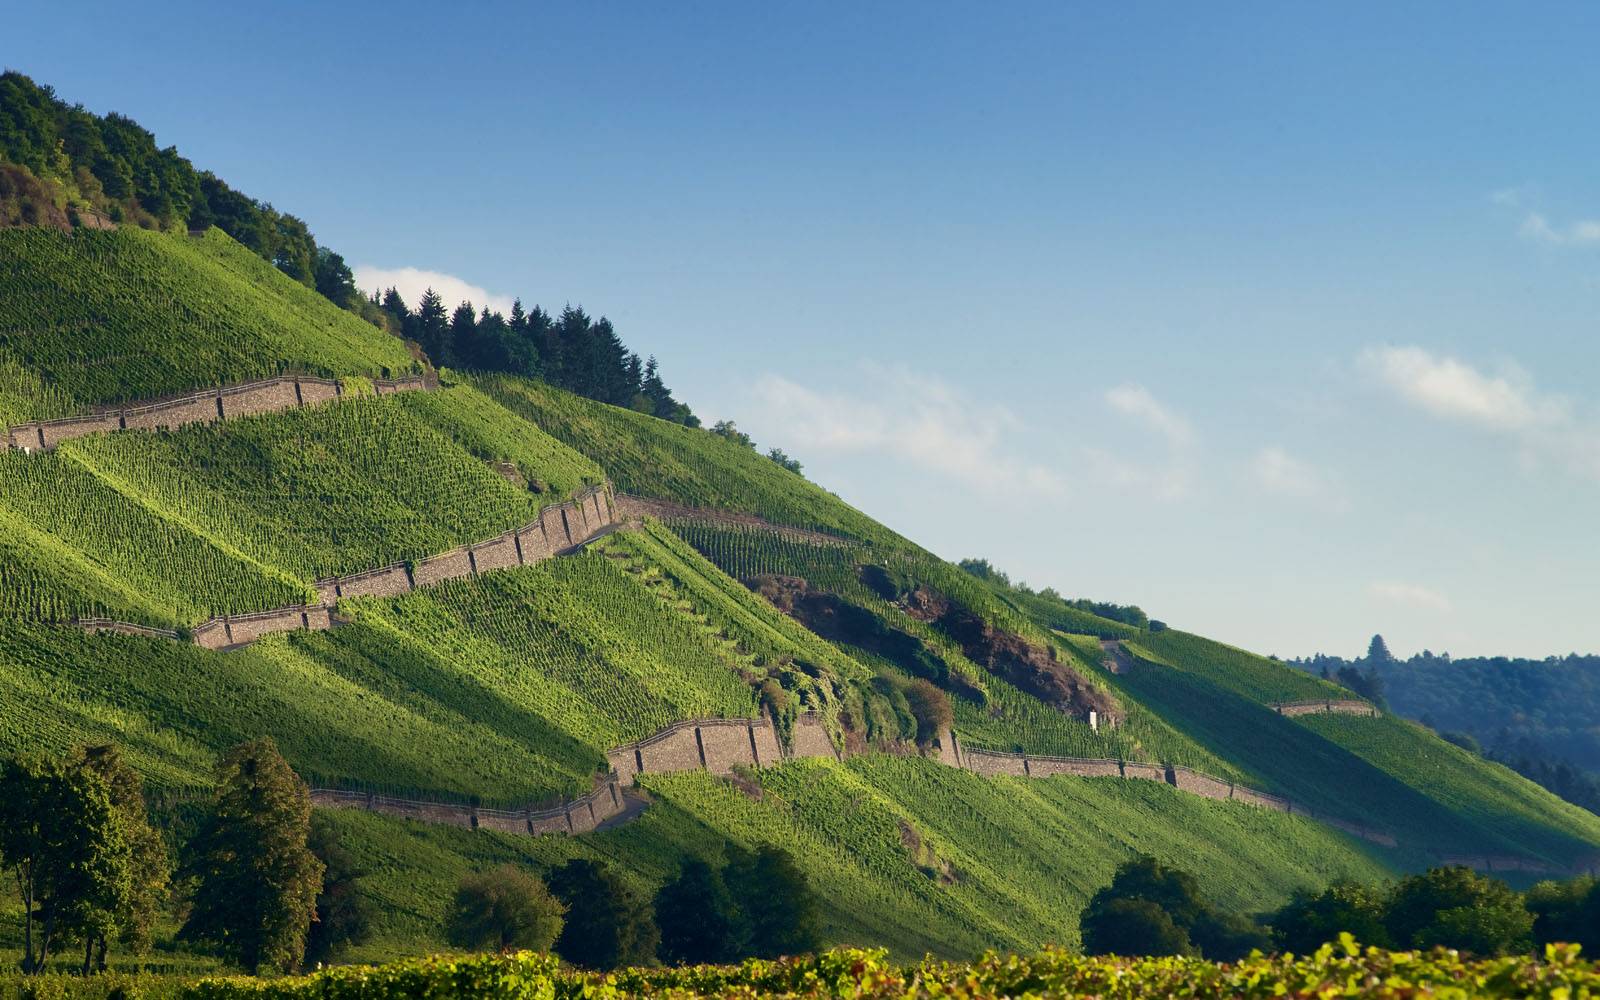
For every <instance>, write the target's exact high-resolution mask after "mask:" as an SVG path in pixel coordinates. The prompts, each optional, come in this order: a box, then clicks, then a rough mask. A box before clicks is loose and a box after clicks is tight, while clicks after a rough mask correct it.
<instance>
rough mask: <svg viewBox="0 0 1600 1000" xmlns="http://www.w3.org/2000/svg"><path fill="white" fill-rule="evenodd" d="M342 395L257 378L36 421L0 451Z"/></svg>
mask: <svg viewBox="0 0 1600 1000" xmlns="http://www.w3.org/2000/svg"><path fill="white" fill-rule="evenodd" d="M373 385H374V387H376V389H377V391H378V393H379V394H380V395H389V394H392V393H396V392H411V391H416V390H421V389H426V388H429V384H428V383H427V382H426V381H424V379H423V377H422V376H420V375H413V376H408V377H406V378H401V379H394V380H381V379H380V380H374V381H373ZM342 394H343V391H342V388H341V386H340V384H339V383H338V382H336V381H333V380H331V379H319V378H310V377H299V376H284V377H282V378H270V379H263V380H261V381H259V382H246V383H244V384H242V385H230V386H223V387H221V388H218V389H206V390H205V391H203V392H194V393H188V394H186V395H182V396H174V397H170V398H166V399H158V400H151V401H149V402H145V403H131V404H129V405H127V406H122V407H113V408H102V409H99V410H96V411H95V412H93V413H88V414H84V415H82V416H77V417H64V418H62V419H60V420H41V421H35V422H33V423H28V424H18V425H17V426H15V427H10V428H6V429H4V430H3V431H0V451H3V450H6V449H7V448H20V449H23V450H26V451H49V450H51V449H53V448H55V447H56V446H57V445H59V444H61V442H63V441H70V440H72V439H73V438H80V437H84V436H85V435H88V434H101V433H110V432H112V431H123V430H158V429H161V428H166V429H172V428H175V427H182V426H184V425H185V424H209V423H213V422H215V421H217V420H232V419H235V418H238V417H246V416H251V415H253V414H257V413H276V412H279V411H282V410H291V409H294V408H296V407H299V406H316V405H319V404H322V403H328V402H332V401H334V400H336V399H338V398H340V396H341V395H342Z"/></svg>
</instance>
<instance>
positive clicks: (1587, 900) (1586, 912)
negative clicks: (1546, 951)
mask: <svg viewBox="0 0 1600 1000" xmlns="http://www.w3.org/2000/svg"><path fill="white" fill-rule="evenodd" d="M1526 905H1527V907H1528V911H1529V912H1530V913H1532V914H1533V943H1534V944H1535V945H1536V946H1538V947H1540V948H1543V947H1544V946H1545V945H1547V944H1555V943H1556V942H1562V941H1564V942H1567V943H1570V944H1579V945H1582V946H1583V953H1584V954H1585V955H1600V879H1596V878H1595V877H1594V876H1592V875H1585V876H1582V877H1580V878H1575V879H1568V880H1567V881H1565V882H1553V881H1551V882H1540V883H1538V884H1537V885H1535V886H1534V887H1533V888H1531V889H1529V890H1528V893H1527V896H1526Z"/></svg>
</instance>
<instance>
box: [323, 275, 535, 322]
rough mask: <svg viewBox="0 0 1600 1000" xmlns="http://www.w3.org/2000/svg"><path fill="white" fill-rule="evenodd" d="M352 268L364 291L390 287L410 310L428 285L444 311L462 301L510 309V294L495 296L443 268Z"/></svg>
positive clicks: (501, 310)
mask: <svg viewBox="0 0 1600 1000" xmlns="http://www.w3.org/2000/svg"><path fill="white" fill-rule="evenodd" d="M354 270H355V278H356V287H357V288H359V289H361V290H362V291H364V292H371V291H377V292H379V293H382V292H383V291H384V290H386V289H389V288H393V289H394V290H395V291H397V292H399V293H400V297H401V298H403V299H405V300H406V305H408V306H410V307H411V308H412V309H415V308H416V307H417V302H418V301H419V300H420V299H421V298H422V293H423V292H425V291H427V290H428V289H430V288H431V289H433V290H434V291H436V292H438V293H439V298H441V299H442V300H444V307H445V309H447V310H449V309H454V308H455V307H456V306H458V305H460V304H461V303H463V302H471V303H472V304H473V305H475V306H477V307H478V308H479V309H482V308H483V307H484V306H488V307H490V308H491V309H494V310H495V311H496V312H501V313H508V312H510V311H511V302H512V297H511V296H509V295H497V294H495V293H494V292H491V291H489V290H488V289H486V288H483V287H481V286H479V285H474V284H472V283H470V282H468V281H466V280H464V279H462V278H458V277H456V276H455V275H453V274H445V273H444V272H443V271H425V270H423V269H421V268H417V267H392V268H385V267H374V266H372V265H371V264H361V265H358V266H357V267H356V268H355V269H354Z"/></svg>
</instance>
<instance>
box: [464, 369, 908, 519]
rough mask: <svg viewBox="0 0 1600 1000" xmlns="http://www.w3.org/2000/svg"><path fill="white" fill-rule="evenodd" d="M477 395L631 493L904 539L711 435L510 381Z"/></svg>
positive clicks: (488, 385)
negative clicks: (591, 463)
mask: <svg viewBox="0 0 1600 1000" xmlns="http://www.w3.org/2000/svg"><path fill="white" fill-rule="evenodd" d="M478 387H479V388H481V389H482V390H483V391H484V392H486V393H488V394H489V395H490V396H493V397H494V398H495V399H496V400H497V401H499V402H500V403H501V404H502V405H504V406H505V407H506V408H507V409H509V410H511V411H512V412H514V413H517V414H520V415H521V416H523V417H526V418H527V419H528V420H531V421H532V422H533V423H535V424H537V425H538V426H539V427H540V428H541V429H543V430H544V431H545V432H546V433H548V434H550V435H551V436H553V437H555V438H558V439H559V440H561V441H562V442H564V443H566V444H567V445H568V446H569V447H571V448H573V449H575V450H577V451H579V452H582V453H583V454H585V455H587V456H589V457H590V458H591V459H593V460H595V461H596V462H598V463H600V465H601V466H603V467H604V468H605V470H606V472H608V473H609V474H610V476H611V479H612V482H614V483H616V484H617V488H618V489H619V490H621V491H623V492H624V493H635V494H638V495H639V496H647V497H658V498H660V499H663V500H671V501H674V502H676V503H682V504H687V505H689V506H692V507H711V508H718V509H723V510H733V511H741V512H744V513H748V514H758V515H760V516H761V517H764V518H766V519H768V520H770V521H774V522H776V523H779V524H789V525H794V526H795V527H800V528H809V529H812V530H816V531H825V532H830V533H833V534H838V535H845V536H848V537H850V538H855V539H859V540H861V541H872V542H876V543H880V544H888V543H895V542H898V539H897V536H895V535H893V534H892V533H891V532H889V531H888V530H887V529H885V528H883V527H882V526H881V525H879V524H877V523H876V522H874V521H872V520H870V519H869V518H867V517H866V516H865V515H863V514H862V513H860V512H859V511H857V510H855V509H854V508H853V507H850V506H848V505H847V504H845V503H844V502H843V501H842V500H840V499H839V498H838V497H835V496H833V495H832V494H831V493H828V492H826V491H825V490H823V489H822V488H821V487H819V486H815V485H813V484H812V483H809V482H807V481H806V480H805V479H802V478H801V477H800V476H797V475H795V474H794V473H792V472H790V471H788V470H787V469H784V468H782V467H781V466H779V465H777V464H776V463H774V462H772V461H770V460H769V459H767V458H765V457H764V456H762V455H760V454H759V453H757V452H755V451H752V450H751V449H749V448H747V447H745V446H743V445H741V444H738V443H737V442H734V441H730V440H728V439H727V438H725V437H722V436H720V435H717V434H713V433H711V432H710V431H704V430H698V429H694V428H689V427H682V426H679V425H677V424H673V423H668V422H667V421H664V420H658V419H654V418H652V417H648V416H646V415H644V414H642V413H637V412H634V411H632V410H625V409H622V408H620V407H616V406H608V405H606V404H604V403H597V402H594V401H593V400H589V399H583V398H581V397H578V396H573V395H569V394H567V393H565V392H561V391H560V390H557V389H553V388H551V387H549V386H547V385H543V384H541V383H539V382H533V381H529V380H526V379H520V378H514V377H511V376H486V377H483V378H481V379H479V380H478ZM900 544H904V543H900Z"/></svg>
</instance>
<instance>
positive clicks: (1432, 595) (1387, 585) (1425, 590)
mask: <svg viewBox="0 0 1600 1000" xmlns="http://www.w3.org/2000/svg"><path fill="white" fill-rule="evenodd" d="M1367 593H1368V594H1371V595H1372V596H1373V597H1375V598H1377V599H1378V600H1380V601H1383V602H1385V603H1387V604H1395V605H1398V606H1400V607H1403V608H1420V609H1422V610H1425V611H1437V612H1439V613H1441V614H1446V613H1448V612H1449V611H1450V599H1449V598H1448V597H1446V596H1444V595H1443V594H1441V593H1439V592H1438V591H1437V590H1433V589H1431V588H1429V587H1424V586H1422V585H1421V584H1417V583H1403V582H1401V581H1399V580H1378V581H1375V582H1373V583H1369V584H1367Z"/></svg>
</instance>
